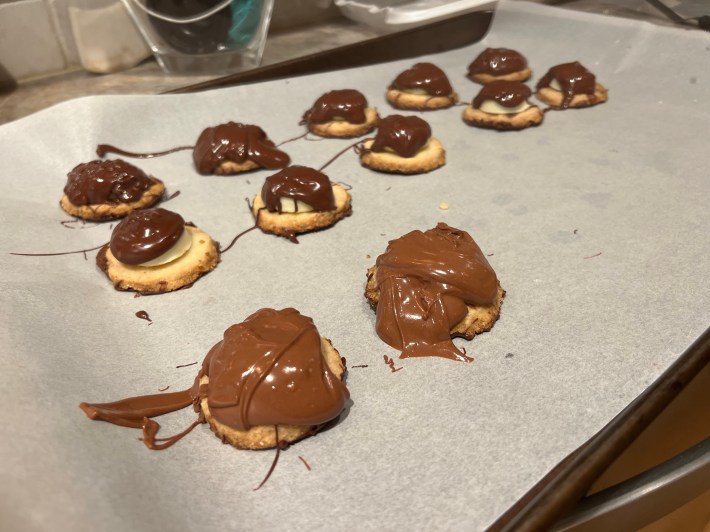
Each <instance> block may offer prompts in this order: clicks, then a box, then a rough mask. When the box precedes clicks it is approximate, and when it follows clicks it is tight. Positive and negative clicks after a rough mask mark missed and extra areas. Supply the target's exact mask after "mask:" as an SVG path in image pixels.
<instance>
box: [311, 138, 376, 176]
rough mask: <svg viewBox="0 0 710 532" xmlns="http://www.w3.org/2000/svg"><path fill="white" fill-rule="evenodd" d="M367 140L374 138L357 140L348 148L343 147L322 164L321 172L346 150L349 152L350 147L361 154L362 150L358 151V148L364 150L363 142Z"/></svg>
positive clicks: (319, 169)
mask: <svg viewBox="0 0 710 532" xmlns="http://www.w3.org/2000/svg"><path fill="white" fill-rule="evenodd" d="M367 140H372V139H365V140H358V141H357V142H354V143H352V144H350V145H349V146H347V147H346V148H343V149H342V150H340V151H339V152H338V153H336V154H335V155H334V156H333V157H331V158H330V159H329V160H328V162H327V163H325V164H324V165H323V166H321V167H320V168H318V171H319V172H322V171H323V170H325V169H326V168H327V167H328V166H330V165H331V164H332V163H334V162H335V161H336V159H338V158H339V157H340V156H341V155H343V154H344V153H345V152H347V151H348V150H349V149H351V148H352V149H353V151H354V152H355V153H357V154H358V155H359V154H360V153H361V151H358V150H363V149H364V148H363V147H362V143H363V142H366V141H367Z"/></svg>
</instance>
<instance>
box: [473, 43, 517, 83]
mask: <svg viewBox="0 0 710 532" xmlns="http://www.w3.org/2000/svg"><path fill="white" fill-rule="evenodd" d="M527 67H528V62H527V60H526V59H525V58H524V57H523V56H522V55H520V53H519V52H516V51H515V50H510V49H508V48H486V49H485V50H484V51H483V52H481V54H480V55H479V56H478V57H476V59H474V60H473V62H472V63H471V64H470V65H468V73H469V75H471V76H473V75H476V74H490V75H491V76H504V75H505V74H511V73H513V72H520V71H521V70H525V69H526V68H527Z"/></svg>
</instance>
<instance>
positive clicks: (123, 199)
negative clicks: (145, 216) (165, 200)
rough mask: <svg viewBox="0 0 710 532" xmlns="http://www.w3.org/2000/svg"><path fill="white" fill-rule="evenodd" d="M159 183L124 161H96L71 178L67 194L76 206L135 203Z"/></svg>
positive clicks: (77, 170) (70, 176) (77, 169)
mask: <svg viewBox="0 0 710 532" xmlns="http://www.w3.org/2000/svg"><path fill="white" fill-rule="evenodd" d="M155 183H156V180H155V179H152V178H150V177H148V175H146V173H145V172H143V170H141V169H140V168H136V167H135V166H133V165H132V164H129V163H127V162H126V161H122V160H121V159H115V160H111V161H100V160H95V161H90V162H88V163H82V164H79V165H77V166H76V167H74V169H73V170H72V171H71V172H69V174H67V184H66V186H65V187H64V193H65V194H66V195H67V198H69V201H71V202H72V203H73V204H74V205H97V204H102V203H132V202H134V201H138V200H140V199H141V196H142V195H143V193H144V192H145V191H146V190H148V189H149V188H150V187H151V186H153V184H155Z"/></svg>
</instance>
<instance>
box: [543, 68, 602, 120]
mask: <svg viewBox="0 0 710 532" xmlns="http://www.w3.org/2000/svg"><path fill="white" fill-rule="evenodd" d="M553 79H556V80H557V83H559V85H560V89H562V94H563V100H562V107H563V108H566V107H569V104H570V102H571V101H572V98H574V96H575V94H594V90H595V88H596V81H597V80H596V77H595V76H594V74H592V73H591V72H590V71H589V70H587V69H586V68H584V66H583V65H582V64H581V63H580V62H579V61H574V62H572V63H563V64H561V65H556V66H553V67H552V68H551V69H550V70H549V71H548V72H547V74H545V75H544V76H543V77H542V79H540V81H538V82H537V89H538V90H539V89H542V88H544V87H549V86H550V82H551V81H552V80H553Z"/></svg>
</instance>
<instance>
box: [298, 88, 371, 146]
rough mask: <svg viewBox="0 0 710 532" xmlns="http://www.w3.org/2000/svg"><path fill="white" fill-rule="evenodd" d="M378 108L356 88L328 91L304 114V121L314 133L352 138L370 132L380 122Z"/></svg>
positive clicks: (323, 135)
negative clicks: (369, 105) (369, 102)
mask: <svg viewBox="0 0 710 532" xmlns="http://www.w3.org/2000/svg"><path fill="white" fill-rule="evenodd" d="M378 119H379V116H378V115H377V109H375V108H374V107H368V105H367V99H366V98H365V96H364V95H363V94H362V93H361V92H360V91H356V90H354V89H341V90H334V91H330V92H326V93H325V94H323V95H322V96H321V97H320V98H318V99H317V100H316V101H315V103H314V104H313V107H311V108H310V109H309V110H308V111H306V112H305V113H304V115H303V121H302V123H304V124H306V126H307V127H308V130H309V131H310V132H311V133H313V134H314V135H318V136H320V137H328V138H352V137H359V136H361V135H364V134H366V133H369V132H370V131H372V130H373V129H374V128H375V127H376V126H377V120H378Z"/></svg>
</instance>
